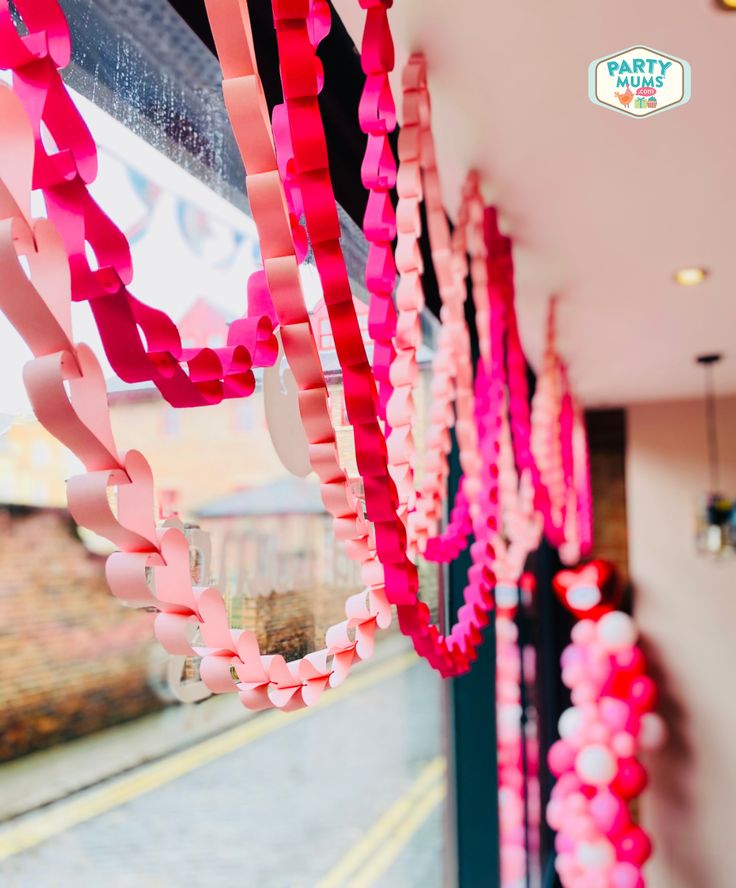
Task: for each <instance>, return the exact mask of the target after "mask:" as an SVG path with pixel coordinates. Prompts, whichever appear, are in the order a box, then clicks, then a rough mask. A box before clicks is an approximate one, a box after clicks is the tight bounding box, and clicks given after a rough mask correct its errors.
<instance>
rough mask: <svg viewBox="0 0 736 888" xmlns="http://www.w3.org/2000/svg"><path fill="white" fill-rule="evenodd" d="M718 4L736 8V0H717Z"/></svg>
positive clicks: (727, 7)
mask: <svg viewBox="0 0 736 888" xmlns="http://www.w3.org/2000/svg"><path fill="white" fill-rule="evenodd" d="M716 5H717V6H725V7H726V9H732V10H736V0H716Z"/></svg>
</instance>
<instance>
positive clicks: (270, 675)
mask: <svg viewBox="0 0 736 888" xmlns="http://www.w3.org/2000/svg"><path fill="white" fill-rule="evenodd" d="M254 87H257V83H256V78H255V75H254V74H252V73H251V74H250V76H249V75H247V74H243V75H242V76H240V77H239V78H237V82H236V84H235V86H234V87H233V89H234V92H235V93H236V96H237V99H238V104H239V107H241V108H242V107H243V104H244V99H245V98H246V97H247V99H248V101H251V102H252V104H251V105H250V108H249V110H250V111H251V112H252V113H251V114H250V115H249V117H250V122H251V123H253V122H254V120H257V116H258V113H260V112H262V113H265V103H264V102H263V101H262V96H261V95H260V93H259V91H258V89H257V88H254ZM0 115H1V116H2V119H3V121H4V123H5V129H4V131H3V133H2V135H0V145H2V151H0V197H1V198H2V199H1V200H0V208H1V213H2V221H1V222H0V269H1V270H2V276H3V281H4V287H3V288H2V290H1V291H0V300H1V305H2V308H3V311H4V312H5V314H6V315H7V316H8V318H9V320H10V321H11V323H13V325H14V326H15V327H16V329H17V330H18V331H19V333H20V334H21V336H22V337H23V338H24V340H25V341H26V343H27V344H28V345H29V347H30V349H31V351H32V352H33V354H34V355H35V356H36V358H35V360H33V361H31V362H30V363H29V364H28V365H27V366H26V368H25V370H24V381H25V384H26V387H27V390H28V393H29V397H30V399H31V403H32V405H33V408H34V411H35V413H36V415H37V417H38V419H39V421H40V422H41V423H42V424H43V425H44V426H45V427H46V428H47V429H48V430H49V431H50V432H51V434H53V435H54V436H55V437H57V438H58V439H59V440H60V441H62V443H64V444H65V445H66V446H67V447H69V448H70V449H71V450H72V452H74V453H75V454H76V455H77V456H78V457H79V458H80V460H81V461H82V463H83V464H84V466H85V469H86V473H85V474H83V475H80V476H76V477H73V478H71V479H70V480H69V482H68V488H67V491H68V500H69V509H70V512H71V514H72V516H73V517H74V518H75V520H76V521H77V522H78V523H79V524H81V525H83V526H84V527H87V528H89V529H90V530H93V531H94V532H96V533H99V534H101V535H103V536H105V537H107V538H108V539H109V540H111V541H112V542H113V543H115V545H117V546H118V547H119V548H120V550H121V551H119V552H116V553H114V554H113V555H111V556H110V558H109V559H108V561H107V568H106V573H107V578H108V582H109V584H110V587H111V590H112V592H113V594H114V595H116V597H118V598H119V599H120V600H121V601H123V602H125V603H127V604H131V605H134V606H142V607H152V608H155V609H156V611H157V616H156V618H155V622H154V631H155V634H156V636H157V638H158V639H159V641H160V642H161V643H162V645H163V646H164V647H165V648H166V650H167V651H169V653H171V654H176V655H194V654H196V655H199V656H201V658H202V659H201V664H200V674H201V677H202V680H203V681H204V683H205V684H206V686H207V687H208V688H209V689H210V690H211V691H213V692H215V693H226V692H237V693H238V694H239V696H240V698H241V700H242V702H243V704H244V705H245V706H246V707H247V708H250V709H264V708H268V707H278V708H281V709H293V708H298V707H301V706H305V705H312V704H313V703H314V702H316V701H317V699H319V697H320V696H321V694H322V693H323V692H324V690H325V689H327V688H328V687H332V686H334V685H337V684H339V683H340V682H341V681H342V680H343V679H344V677H345V675H346V674H347V672H348V670H349V669H350V666H351V665H352V663H353V662H354V661H355V660H356V658H361V657H364V656H368V655H370V652H371V650H372V642H373V636H374V634H375V631H376V629H377V628H378V627H379V626H382V627H385V626H386V625H387V624H388V622H390V609H389V608H388V605H387V603H386V601H385V597H383V596H382V595H381V593H380V591H379V590H372V589H367V590H366V591H364V592H363V593H359V594H358V595H355V596H351V598H350V599H348V601H347V602H346V617H347V619H346V620H345V621H344V622H343V623H340V624H338V625H337V626H333V627H332V628H331V629H330V630H328V633H327V645H326V647H325V648H324V649H323V650H321V651H317V652H315V653H312V654H309V655H307V656H306V657H304V658H302V659H301V660H297V661H294V662H291V663H286V661H285V660H284V658H283V657H281V656H264V655H261V653H260V651H259V648H258V642H257V639H256V637H255V635H254V634H253V633H251V632H246V631H243V630H237V629H235V630H234V629H231V628H230V627H229V626H228V619H227V608H226V605H225V601H224V599H223V597H222V595H221V593H220V591H219V590H218V589H217V588H215V587H202V586H197V585H194V584H193V582H192V578H191V573H190V561H189V558H190V554H189V547H188V543H187V539H186V537H185V536H184V534H183V533H182V532H181V531H180V530H178V529H177V528H173V527H163V528H156V527H155V525H154V520H153V515H154V492H153V491H154V485H153V478H152V474H151V469H150V466H149V465H148V463H147V462H146V460H145V458H144V457H143V456H142V454H140V453H138V452H137V451H129V452H128V453H125V454H119V453H118V451H117V448H116V446H115V441H114V438H113V435H112V431H111V427H110V417H109V408H108V404H107V392H106V389H105V381H104V377H103V374H102V370H101V367H100V365H99V363H98V361H97V359H96V358H95V357H94V355H93V353H92V351H91V350H90V349H89V348H88V347H87V346H85V345H75V344H74V343H73V340H72V330H71V281H70V272H69V266H68V262H67V258H66V253H65V249H64V245H63V241H62V240H61V237H60V235H59V234H58V232H57V231H56V228H55V226H54V225H53V223H52V222H51V221H49V220H46V219H38V220H32V219H31V217H30V212H29V205H30V194H31V173H32V165H33V160H34V152H33V144H34V139H33V131H32V128H31V124H30V121H29V119H28V117H27V115H26V113H25V111H24V109H23V106H22V105H21V103H20V102H19V100H18V98H17V97H16V96H14V95H13V93H12V92H11V91H10V90H8V89H7V88H5V87H2V88H0ZM251 150H252V157H254V158H259V159H260V160H261V161H262V162H263V165H264V166H267V165H268V160H269V146H268V144H267V116H266V117H265V120H264V127H263V132H262V135H261V136H260V137H259V134H258V132H257V130H256V129H255V128H254V131H253V132H252V133H251ZM271 157H272V150H271ZM255 180H256V181H255V182H251V183H250V184H251V199H252V200H253V202H254V204H255V205H258V206H259V207H263V206H265V207H266V208H268V207H269V205H270V204H271V199H270V194H272V193H274V189H275V193H276V194H279V193H280V181H279V178H278V173H277V172H276V170H275V159H274V160H273V170H272V172H269V170H268V169H262V170H261V174H260V177H259V175H258V174H256V175H255ZM259 199H260V200H261V201H262V202H261V203H260V204H259ZM258 215H259V218H260V212H259V214H258ZM284 229H285V230H286V231H288V222H286V221H285V222H284V224H283V226H282V230H284ZM272 235H274V232H272ZM280 237H281V235H280V234H279V228H278V226H277V227H276V232H275V235H274V237H273V239H268V238H267V239H266V240H267V242H268V244H269V247H273V248H275V245H278V243H279V238H280ZM282 243H283V245H284V255H283V256H277V255H274V254H273V252H271V251H270V250H269V252H268V270H269V273H270V274H272V275H273V276H274V278H280V279H281V280H282V282H283V286H282V287H281V288H280V292H281V294H282V296H283V297H284V298H283V300H282V302H281V303H280V309H281V311H282V312H283V314H284V315H288V314H289V312H291V314H290V315H289V317H288V318H285V319H284V320H285V324H284V327H285V330H286V331H288V332H287V334H286V336H285V339H286V340H287V341H290V340H291V342H297V343H299V346H300V347H299V349H298V350H297V351H298V353H297V354H292V361H293V365H292V366H296V367H297V368H298V372H299V373H300V378H301V374H302V373H304V374H308V373H310V372H311V373H313V374H314V375H315V378H314V379H313V381H312V387H311V388H310V389H309V390H308V391H307V394H308V398H307V399H306V402H307V405H308V408H309V411H308V412H309V416H308V418H307V419H305V424H308V427H309V429H310V431H312V432H313V433H314V437H313V438H312V439H311V440H312V441H313V443H311V444H310V450H311V452H312V456H313V457H314V463H315V466H316V467H317V468H318V470H319V474H320V479H321V480H322V491H323V496H324V497H325V500H326V501H327V502H328V503H329V506H328V507H329V508H330V510H331V511H332V512H333V514H337V516H338V517H337V518H336V533H337V534H338V536H340V535H342V536H346V537H349V538H351V541H352V538H355V537H357V538H358V539H360V538H364V535H365V531H364V529H363V530H362V529H361V528H360V520H359V518H358V516H356V515H355V513H354V512H350V510H349V503H348V502H347V500H348V494H347V492H346V489H345V483H344V476H342V475H341V472H340V469H339V466H338V465H337V459H336V450H335V445H334V440H332V439H331V438H330V436H331V435H332V429H331V427H330V426H329V424H328V425H327V426H325V425H324V416H325V415H326V414H327V411H326V407H324V406H321V405H320V401H321V402H322V404H324V402H325V400H326V389H325V386H324V380H323V379H322V377H321V368H320V365H319V360H318V358H317V353H316V347H315V345H314V342H313V341H312V342H311V346H310V347H309V348H305V347H303V343H304V342H305V341H307V342H308V336H309V335H311V326H310V324H309V319H308V316H307V315H306V310H305V309H304V306H303V298H302V299H301V304H300V298H301V294H300V292H299V291H298V287H297V286H296V282H298V272H297V269H296V259H295V257H290V256H289V254H288V250H289V249H293V248H292V247H291V237H290V233H289V235H288V243H287V242H286V241H282ZM21 257H25V260H26V261H27V263H28V266H29V270H30V278H29V277H27V276H26V274H25V272H24V270H23V265H22V264H21V261H20V259H21ZM289 297H291V302H290V301H289ZM287 321H288V323H287ZM308 331H309V332H308ZM310 348H311V353H312V355H313V357H314V359H313V360H310V357H309V354H310ZM315 362H316V363H315ZM295 372H296V371H295ZM66 386H68V389H69V391H68V393H67V388H66ZM305 412H307V411H305ZM318 430H319V432H320V433H318ZM315 438H316V439H317V440H315ZM110 492H113V493H114V495H115V496H114V498H113V500H112V502H114V503H115V504H116V505H115V506H113V505H111V499H110V496H109V494H110ZM195 633H198V634H199V637H200V639H201V643H200V641H199V640H196V641H193V640H192V638H193V635H194V634H195ZM234 675H235V676H237V677H233V676H234Z"/></svg>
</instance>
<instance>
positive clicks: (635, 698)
mask: <svg viewBox="0 0 736 888" xmlns="http://www.w3.org/2000/svg"><path fill="white" fill-rule="evenodd" d="M629 699H630V700H631V705H632V706H634V707H636V709H637V710H638V711H639V712H651V711H652V709H654V707H655V706H656V705H657V685H656V684H655V683H654V682H653V681H652V679H651V678H649V676H648V675H640V676H638V677H637V678H635V679H634V680H633V681H632V682H631V687H630V688H629Z"/></svg>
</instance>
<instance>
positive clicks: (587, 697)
mask: <svg viewBox="0 0 736 888" xmlns="http://www.w3.org/2000/svg"><path fill="white" fill-rule="evenodd" d="M597 696H598V691H597V690H596V687H595V685H594V684H593V682H592V681H586V680H581V681H579V682H578V683H577V684H575V685H574V686H573V688H572V692H571V693H570V699H571V700H572V702H573V704H574V705H575V706H584V705H585V704H586V703H592V702H593V701H594V700H595V699H596V697H597Z"/></svg>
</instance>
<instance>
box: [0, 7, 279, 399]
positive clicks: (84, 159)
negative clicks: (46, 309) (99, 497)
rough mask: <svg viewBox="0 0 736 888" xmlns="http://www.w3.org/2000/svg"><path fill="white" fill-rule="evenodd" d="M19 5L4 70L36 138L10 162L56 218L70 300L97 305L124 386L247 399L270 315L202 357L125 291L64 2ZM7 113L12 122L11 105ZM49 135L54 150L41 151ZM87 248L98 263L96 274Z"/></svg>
mask: <svg viewBox="0 0 736 888" xmlns="http://www.w3.org/2000/svg"><path fill="white" fill-rule="evenodd" d="M14 5H15V8H16V11H17V13H18V15H19V16H20V17H21V19H22V22H23V24H24V25H25V26H26V28H27V29H28V32H29V33H28V34H27V35H25V36H21V34H20V33H19V32H18V30H17V29H16V25H15V22H14V20H13V16H12V15H11V12H10V9H9V6H8V2H7V0H0V68H4V69H6V70H11V71H12V72H13V89H14V91H15V92H16V94H17V95H18V96H19V97H20V98H21V100H22V102H23V106H24V108H25V110H26V113H27V115H28V117H29V118H30V121H31V124H32V132H33V137H32V147H31V150H30V152H29V154H28V155H27V161H26V163H25V164H20V163H15V162H13V163H12V167H13V169H14V170H15V173H14V175H15V174H18V175H20V176H21V178H22V176H23V175H25V169H24V166H25V167H27V166H28V164H31V165H32V169H33V184H34V187H35V188H39V189H40V190H41V191H42V192H43V195H44V198H45V203H46V207H47V212H48V215H49V218H50V220H51V221H52V222H53V223H54V224H55V225H56V227H57V228H58V230H59V232H60V234H61V237H62V241H63V243H64V246H65V249H66V253H67V256H68V261H69V265H70V268H71V275H72V294H73V298H74V299H75V300H89V301H90V303H91V308H92V312H93V316H94V318H95V322H96V324H97V326H98V329H99V331H100V336H101V339H102V342H103V345H104V347H105V352H106V354H107V357H108V359H109V361H110V363H111V365H112V367H113V369H114V370H115V372H116V373H117V375H118V376H119V377H120V378H121V379H123V380H125V381H126V382H142V381H146V380H150V381H152V382H153V383H154V384H155V385H156V386H157V387H158V388H159V390H160V391H161V393H162V394H163V396H164V397H165V398H166V400H167V401H169V403H171V404H173V405H174V406H177V407H191V406H202V405H207V404H216V403H219V402H220V401H221V400H222V399H223V398H242V397H247V396H248V395H249V394H251V393H252V391H253V388H254V382H253V378H252V374H251V373H250V369H248V370H245V371H244V370H243V369H242V367H243V364H244V363H245V361H244V359H243V358H242V357H241V356H240V354H241V353H242V352H243V351H244V350H247V351H248V352H249V353H250V358H249V363H250V364H251V365H252V366H253V367H264V366H270V365H271V364H272V363H273V362H274V361H275V359H276V355H277V353H278V346H277V344H276V342H275V339H274V337H273V335H272V334H273V325H272V322H271V314H272V312H271V311H266V312H264V313H263V314H261V315H258V316H253V315H252V314H250V316H248V317H245V318H242V319H241V320H240V321H237V322H236V323H235V324H233V325H232V326H231V328H230V331H229V335H228V346H227V347H226V348H222V349H214V350H209V351H208V353H207V354H206V355H205V354H204V353H203V354H202V356H201V357H200V355H198V354H197V355H191V354H189V353H187V354H185V353H184V352H183V350H182V343H181V337H180V335H179V331H178V329H177V327H176V324H174V322H173V321H172V320H171V319H170V318H169V317H168V316H167V315H166V314H165V313H164V312H161V311H158V310H157V309H153V308H151V307H150V306H144V305H142V303H140V302H139V301H138V300H136V299H135V297H134V296H133V295H132V294H131V293H130V291H129V290H128V289H127V286H128V284H130V281H131V280H132V277H133V266H132V258H131V254H130V246H129V244H128V241H127V239H126V237H125V235H124V234H123V232H122V231H121V230H120V229H119V228H118V227H117V226H116V225H115V223H114V222H113V221H112V220H111V219H110V218H109V217H108V216H107V215H106V214H105V213H104V212H103V211H102V210H101V209H100V207H99V206H98V204H97V203H96V202H95V200H94V199H93V198H92V196H91V194H90V193H89V191H88V185H90V184H92V183H93V182H94V179H95V177H96V175H97V147H96V144H95V141H94V139H93V137H92V135H91V133H90V131H89V129H88V127H87V125H86V123H85V121H84V119H83V118H82V116H81V114H80V113H79V111H78V110H77V108H76V106H75V104H74V102H73V100H72V98H71V96H70V94H69V92H68V91H67V89H66V87H65V85H64V82H63V80H62V78H61V75H60V73H59V69H60V68H63V67H65V66H66V65H67V64H68V63H69V59H70V50H71V38H70V35H69V28H68V25H67V22H66V18H65V16H64V13H63V11H62V9H61V7H60V6H59V4H58V2H57V0H19V2H16V3H15V4H14ZM5 104H7V103H5ZM0 110H1V111H2V116H3V120H4V121H5V120H8V121H9V124H8V125H12V123H13V121H12V118H10V117H8V116H7V115H6V113H5V112H6V110H7V108H5V107H3V108H2V109H0ZM44 130H45V131H46V132H48V133H49V134H50V136H51V138H52V139H53V142H54V143H55V146H56V149H55V150H51V149H47V148H46V147H45V146H44V142H43V132H44ZM9 144H12V143H9ZM16 144H17V143H16ZM6 166H7V164H6ZM6 173H7V170H5V171H4V172H3V179H4V181H6V182H7V183H8V187H9V189H10V191H11V193H12V192H13V190H14V189H17V187H18V186H17V182H16V181H15V180H14V178H12V177H10V178H9V177H8V176H7V175H6ZM23 210H24V215H26V216H27V212H26V209H25V208H23ZM88 250H91V251H92V253H93V254H94V256H95V267H94V268H93V267H92V266H91V265H90V260H89V258H88ZM249 310H250V306H249ZM141 331H142V333H143V336H144V337H145V339H143V338H142V336H141ZM234 355H237V357H236V359H235V360H233V356H234ZM202 363H206V364H207V365H208V372H207V373H206V374H205V375H204V376H203V375H202V374H201V373H197V372H192V367H193V366H194V367H198V366H200V365H201V364H202Z"/></svg>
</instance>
